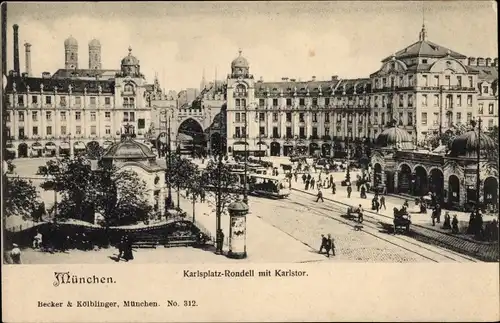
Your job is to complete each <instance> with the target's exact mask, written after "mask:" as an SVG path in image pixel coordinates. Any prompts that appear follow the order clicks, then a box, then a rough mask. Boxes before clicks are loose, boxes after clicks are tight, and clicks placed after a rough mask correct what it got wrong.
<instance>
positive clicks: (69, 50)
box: [64, 36, 78, 69]
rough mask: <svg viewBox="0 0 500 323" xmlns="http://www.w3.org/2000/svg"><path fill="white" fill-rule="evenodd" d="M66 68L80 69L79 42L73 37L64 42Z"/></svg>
mask: <svg viewBox="0 0 500 323" xmlns="http://www.w3.org/2000/svg"><path fill="white" fill-rule="evenodd" d="M64 68H65V69H77V68H78V42H77V41H76V39H75V38H73V36H69V38H68V39H66V40H65V41H64Z"/></svg>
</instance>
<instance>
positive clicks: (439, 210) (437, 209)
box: [436, 203, 441, 223]
mask: <svg viewBox="0 0 500 323" xmlns="http://www.w3.org/2000/svg"><path fill="white" fill-rule="evenodd" d="M436 220H437V223H441V205H439V203H436Z"/></svg>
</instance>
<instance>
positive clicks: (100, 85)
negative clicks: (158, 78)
mask: <svg viewBox="0 0 500 323" xmlns="http://www.w3.org/2000/svg"><path fill="white" fill-rule="evenodd" d="M97 45H99V46H97ZM64 48H65V66H66V69H62V70H58V71H57V72H56V73H55V74H54V75H53V76H51V75H50V73H47V72H45V73H43V75H42V77H29V76H28V75H27V74H25V73H23V75H19V71H11V73H10V75H9V77H8V84H7V86H6V89H5V91H6V95H7V100H6V101H7V114H6V127H7V136H8V140H7V151H9V152H10V153H11V154H12V155H13V157H35V156H46V155H51V156H55V155H59V154H60V153H62V154H70V155H71V154H74V153H75V152H78V151H82V150H86V149H87V148H88V147H89V145H94V146H95V145H99V146H101V147H104V148H106V147H109V146H110V145H111V144H112V143H113V142H114V141H117V140H119V138H120V134H121V133H122V132H123V129H124V128H123V127H124V126H125V125H131V126H132V129H133V130H132V131H134V133H135V134H136V135H137V137H138V138H139V139H140V138H145V135H146V134H147V133H148V130H149V128H148V127H149V125H150V124H151V111H150V108H149V107H148V105H147V102H146V100H145V97H146V96H145V93H146V91H147V84H146V81H145V79H144V76H143V75H142V74H141V73H140V64H139V60H138V59H137V58H136V57H134V56H133V55H132V49H131V48H129V52H128V55H126V56H125V57H124V58H123V59H122V60H121V66H120V69H119V70H101V69H99V68H100V44H98V41H96V40H93V41H92V42H91V43H90V44H89V52H90V53H89V54H91V56H90V57H91V58H90V60H89V63H90V66H89V67H90V68H89V69H78V43H77V42H76V40H75V39H74V38H72V37H70V38H68V39H67V40H66V41H65V43H64Z"/></svg>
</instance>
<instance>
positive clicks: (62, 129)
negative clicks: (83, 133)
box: [61, 126, 66, 136]
mask: <svg viewBox="0 0 500 323" xmlns="http://www.w3.org/2000/svg"><path fill="white" fill-rule="evenodd" d="M61 135H63V136H64V135H66V126H61Z"/></svg>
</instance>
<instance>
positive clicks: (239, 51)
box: [238, 48, 242, 56]
mask: <svg viewBox="0 0 500 323" xmlns="http://www.w3.org/2000/svg"><path fill="white" fill-rule="evenodd" d="M241 52H242V50H241V48H240V49H239V50H238V53H239V54H240V56H241Z"/></svg>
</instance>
